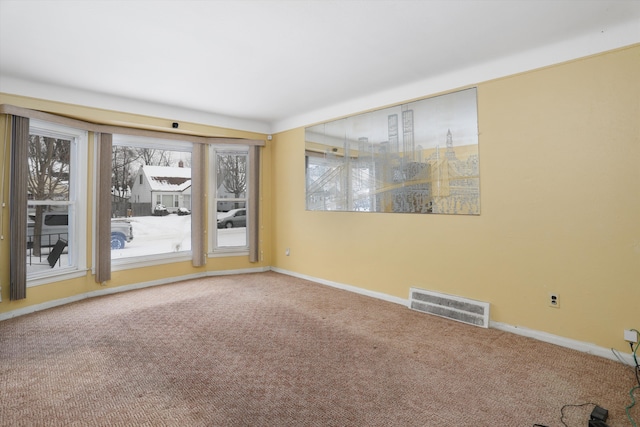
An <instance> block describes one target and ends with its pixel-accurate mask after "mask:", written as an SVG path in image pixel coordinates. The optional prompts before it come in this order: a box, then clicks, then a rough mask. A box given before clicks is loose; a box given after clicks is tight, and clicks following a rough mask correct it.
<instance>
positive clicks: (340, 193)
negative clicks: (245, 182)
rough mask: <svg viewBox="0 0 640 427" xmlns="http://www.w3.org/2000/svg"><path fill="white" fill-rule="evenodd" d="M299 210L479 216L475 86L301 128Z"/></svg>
mask: <svg viewBox="0 0 640 427" xmlns="http://www.w3.org/2000/svg"><path fill="white" fill-rule="evenodd" d="M305 152H306V156H305V159H306V172H307V175H306V180H307V182H306V189H307V210H327V211H333V210H335V211H362V212H403V213H440V214H466V215H479V214H480V179H479V161H478V114H477V102H476V89H475V88H472V89H466V90H463V91H459V92H454V93H450V94H446V95H441V96H437V97H434V98H428V99H423V100H419V101H415V102H411V103H407V104H402V105H398V106H395V107H390V108H385V109H382V110H377V111H373V112H369V113H364V114H359V115H356V116H350V117H347V118H344V119H340V120H335V121H332V122H327V123H321V124H318V125H315V126H311V127H308V128H306V129H305Z"/></svg>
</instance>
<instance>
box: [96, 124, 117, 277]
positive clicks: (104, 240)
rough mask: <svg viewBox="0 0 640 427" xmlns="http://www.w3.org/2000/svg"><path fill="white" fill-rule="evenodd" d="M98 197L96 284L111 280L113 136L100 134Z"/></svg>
mask: <svg viewBox="0 0 640 427" xmlns="http://www.w3.org/2000/svg"><path fill="white" fill-rule="evenodd" d="M96 138H97V139H98V170H97V196H96V202H97V203H96V206H97V213H96V237H95V238H96V265H95V271H96V282H98V283H104V282H106V281H108V280H111V153H112V150H111V148H112V145H113V135H111V134H110V133H100V134H97V135H96Z"/></svg>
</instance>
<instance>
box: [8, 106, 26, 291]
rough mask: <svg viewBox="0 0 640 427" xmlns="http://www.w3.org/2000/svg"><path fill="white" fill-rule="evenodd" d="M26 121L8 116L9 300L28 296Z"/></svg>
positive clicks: (24, 118) (22, 118)
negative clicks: (9, 152) (9, 188)
mask: <svg viewBox="0 0 640 427" xmlns="http://www.w3.org/2000/svg"><path fill="white" fill-rule="evenodd" d="M28 153H29V119H28V118H26V117H19V116H11V172H10V173H11V175H10V186H11V191H10V194H9V200H10V213H9V224H10V227H11V231H10V234H9V239H10V240H9V243H10V245H11V250H10V255H9V265H10V267H9V269H10V273H9V275H10V284H9V294H10V299H11V300H20V299H24V298H26V297H27V180H28V163H27V159H28Z"/></svg>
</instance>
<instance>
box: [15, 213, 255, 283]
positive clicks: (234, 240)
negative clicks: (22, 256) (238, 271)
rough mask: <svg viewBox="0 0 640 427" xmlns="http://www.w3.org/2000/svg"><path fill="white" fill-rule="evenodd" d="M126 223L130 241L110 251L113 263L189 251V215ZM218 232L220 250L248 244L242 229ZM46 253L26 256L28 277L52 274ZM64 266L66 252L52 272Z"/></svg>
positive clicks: (136, 218) (133, 218) (44, 251)
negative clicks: (125, 259)
mask: <svg viewBox="0 0 640 427" xmlns="http://www.w3.org/2000/svg"><path fill="white" fill-rule="evenodd" d="M128 219H129V221H131V225H132V226H133V240H132V241H131V242H129V243H126V244H125V245H124V248H123V249H114V250H111V259H112V260H116V259H124V258H130V257H138V256H146V255H157V254H166V253H173V252H184V251H190V250H191V215H184V216H179V215H174V214H172V215H167V216H139V217H132V218H128ZM212 231H213V230H212ZM217 232H218V246H219V247H228V246H230V247H238V246H246V244H247V229H246V228H245V227H241V228H240V227H238V228H227V229H218V230H217ZM49 249H50V248H42V256H41V257H40V258H36V257H31V258H30V257H29V254H27V275H29V274H33V273H36V272H42V271H51V270H52V269H51V267H49V264H48V262H47V256H48V255H49ZM67 263H68V248H67V249H65V250H64V252H63V254H62V255H61V256H60V260H59V262H58V264H56V266H55V267H54V268H60V267H64V266H66V265H67Z"/></svg>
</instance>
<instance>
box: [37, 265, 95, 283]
mask: <svg viewBox="0 0 640 427" xmlns="http://www.w3.org/2000/svg"><path fill="white" fill-rule="evenodd" d="M87 271H88V270H87V269H84V270H78V269H76V268H67V269H58V270H57V271H56V272H52V273H50V274H47V275H46V276H42V275H37V276H35V277H34V276H32V277H27V288H32V287H35V286H41V285H47V284H49V283H55V282H62V281H65V280H71V279H77V278H78V277H84V276H86V275H87Z"/></svg>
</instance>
